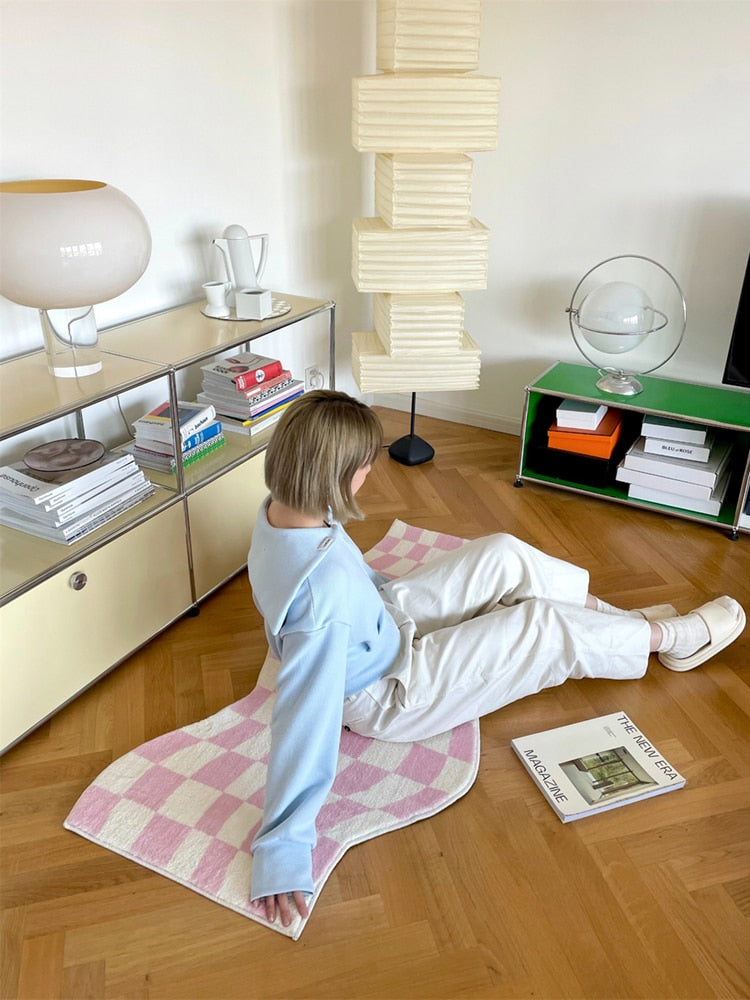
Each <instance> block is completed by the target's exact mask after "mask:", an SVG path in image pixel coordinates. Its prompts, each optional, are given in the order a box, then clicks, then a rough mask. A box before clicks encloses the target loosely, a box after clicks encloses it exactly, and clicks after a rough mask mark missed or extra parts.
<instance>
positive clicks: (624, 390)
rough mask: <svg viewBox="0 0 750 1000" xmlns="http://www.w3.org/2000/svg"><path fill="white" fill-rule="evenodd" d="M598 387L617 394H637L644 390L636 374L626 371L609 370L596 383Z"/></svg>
mask: <svg viewBox="0 0 750 1000" xmlns="http://www.w3.org/2000/svg"><path fill="white" fill-rule="evenodd" d="M596 388H597V389H601V391H602V392H611V393H614V394H615V395H616V396H637V395H638V393H639V392H643V386H642V385H641V383H640V382H639V381H638V379H637V378H636V377H635V376H634V375H627V374H626V373H625V372H607V374H606V375H604V376H603V377H602V378H600V379H599V381H598V382H597V383H596Z"/></svg>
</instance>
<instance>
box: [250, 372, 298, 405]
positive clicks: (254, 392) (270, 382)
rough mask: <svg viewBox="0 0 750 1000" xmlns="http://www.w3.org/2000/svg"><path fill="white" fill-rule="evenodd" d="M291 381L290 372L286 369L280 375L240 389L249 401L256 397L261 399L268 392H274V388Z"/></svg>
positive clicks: (268, 393)
mask: <svg viewBox="0 0 750 1000" xmlns="http://www.w3.org/2000/svg"><path fill="white" fill-rule="evenodd" d="M291 382H292V373H291V372H290V371H288V370H285V371H282V373H281V374H280V375H277V376H276V378H271V379H267V380H266V381H265V382H261V383H260V385H254V386H252V387H250V388H249V389H240V390H238V391H240V392H241V393H242V395H243V396H244V397H245V399H247V400H248V401H250V402H255V401H256V400H258V399H263V398H265V397H266V396H268V395H270V393H272V392H274V391H275V390H276V389H281V388H283V387H284V386H287V385H289V384H290V383H291Z"/></svg>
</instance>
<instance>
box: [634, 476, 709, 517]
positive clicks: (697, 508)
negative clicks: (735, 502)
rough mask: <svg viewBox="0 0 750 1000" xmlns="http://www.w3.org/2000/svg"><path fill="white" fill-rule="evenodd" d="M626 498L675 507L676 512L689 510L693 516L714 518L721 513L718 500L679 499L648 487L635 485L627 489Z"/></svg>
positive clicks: (675, 495)
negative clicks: (703, 515)
mask: <svg viewBox="0 0 750 1000" xmlns="http://www.w3.org/2000/svg"><path fill="white" fill-rule="evenodd" d="M628 496H629V497H630V499H631V500H646V501H648V502H649V503H658V504H661V505H662V507H675V508H677V509H678V510H680V509H681V510H689V511H692V512H693V513H694V514H708V515H711V516H714V517H716V516H717V515H718V514H719V512H720V511H721V504H722V501H721V500H719V499H708V500H699V499H697V498H696V497H681V496H678V495H677V494H676V493H667V492H665V491H664V490H652V489H649V487H648V486H639V485H637V484H635V483H634V484H633V485H632V486H630V487H629V489H628Z"/></svg>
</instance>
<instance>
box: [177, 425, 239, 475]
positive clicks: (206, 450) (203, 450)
mask: <svg viewBox="0 0 750 1000" xmlns="http://www.w3.org/2000/svg"><path fill="white" fill-rule="evenodd" d="M225 444H226V438H225V437H224V435H223V434H222V436H221V437H219V438H213V439H212V440H209V441H206V442H205V444H203V445H202V446H201V445H199V446H198V449H197V450H196V451H193V452H192V454H190V455H185V456H183V459H182V467H183V469H186V468H187V467H188V466H190V465H193V463H194V462H197V461H198V460H199V459H201V458H205V457H206V455H210V454H212V453H213V452H215V451H218V450H219V448H222V447H223V446H224V445H225ZM170 471H171V472H173V473H176V472H177V462H176V461H175V460H174V459H172V460H171V461H170Z"/></svg>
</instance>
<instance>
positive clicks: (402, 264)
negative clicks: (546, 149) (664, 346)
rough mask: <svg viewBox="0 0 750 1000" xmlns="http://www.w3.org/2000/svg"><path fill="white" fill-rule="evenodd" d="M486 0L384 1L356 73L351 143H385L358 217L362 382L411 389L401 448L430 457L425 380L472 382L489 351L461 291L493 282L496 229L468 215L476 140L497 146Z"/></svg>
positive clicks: (404, 456)
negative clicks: (364, 62)
mask: <svg viewBox="0 0 750 1000" xmlns="http://www.w3.org/2000/svg"><path fill="white" fill-rule="evenodd" d="M480 26H481V0H450V2H447V0H378V5H377V69H378V70H379V72H378V73H377V74H375V75H373V76H363V77H358V78H355V80H354V81H353V87H352V141H353V144H354V146H355V148H356V149H357V150H358V151H359V152H362V153H374V154H375V211H376V213H377V215H376V216H375V217H371V218H358V219H355V220H354V223H353V230H352V277H353V280H354V284H355V286H356V288H357V290H358V291H359V292H363V293H372V294H373V296H374V298H373V325H374V327H375V329H374V330H373V331H371V332H363V333H354V334H353V335H352V369H353V372H354V377H355V379H356V381H357V384H358V385H359V388H360V390H361V391H362V392H363V393H385V392H387V393H394V392H396V393H397V392H409V393H411V429H410V433H409V434H407V435H406V436H405V437H404V438H401V439H399V440H398V441H397V442H394V444H393V445H391V448H390V454H391V457H392V458H394V459H395V460H396V461H399V462H402V463H403V464H405V465H418V464H421V463H422V462H426V461H429V459H430V458H432V455H433V454H434V452H433V450H432V448H431V446H430V445H429V444H427V442H425V441H423V440H422V439H421V438H419V437H417V436H416V434H415V433H414V421H415V411H416V394H417V392H426V391H429V392H440V391H446V390H467V389H476V388H477V387H478V385H479V372H480V351H479V347H478V346H477V344H476V343H475V341H474V340H473V339H472V337H471V336H470V335H469V334H468V333H467V332H466V330H465V329H464V300H463V297H462V295H461V292H462V291H469V290H472V291H473V290H482V289H484V288H486V287H487V267H488V257H489V231H488V230H487V228H486V226H484V225H482V223H481V222H479V221H478V220H477V219H475V218H474V217H473V216H472V205H471V200H472V199H471V193H472V192H471V188H472V174H473V161H472V159H471V157H470V156H469V155H467V154H468V153H470V152H482V151H488V150H492V149H494V148H495V146H496V145H497V116H498V104H499V91H500V82H499V80H498V79H497V78H495V77H486V76H479V75H477V74H476V73H475V72H474V71H475V70H476V69H477V68H478V65H479V36H480Z"/></svg>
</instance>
